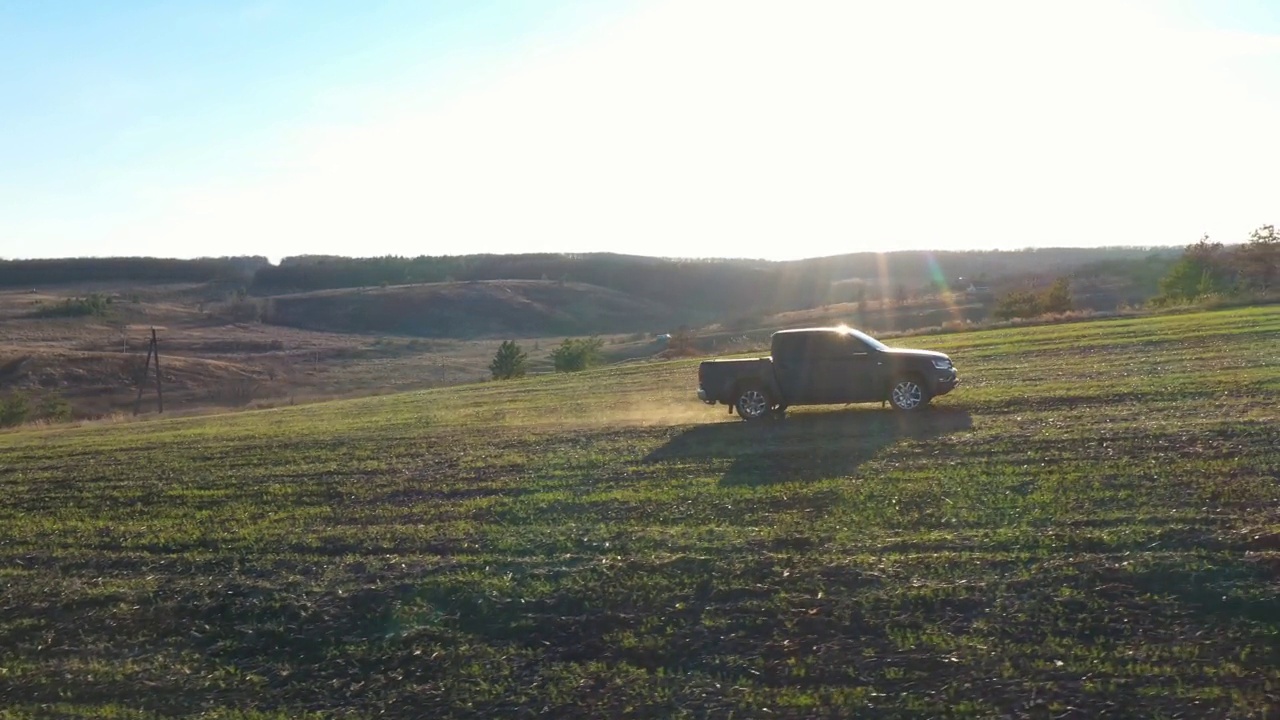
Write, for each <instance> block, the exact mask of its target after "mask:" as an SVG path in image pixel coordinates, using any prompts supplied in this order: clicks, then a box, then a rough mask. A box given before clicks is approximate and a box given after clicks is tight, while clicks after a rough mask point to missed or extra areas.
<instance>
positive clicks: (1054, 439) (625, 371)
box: [0, 307, 1280, 718]
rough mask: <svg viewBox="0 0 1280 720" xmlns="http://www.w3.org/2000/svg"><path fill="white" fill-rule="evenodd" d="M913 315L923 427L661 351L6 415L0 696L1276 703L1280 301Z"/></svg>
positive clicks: (77, 709) (96, 713) (356, 702)
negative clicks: (272, 395)
mask: <svg viewBox="0 0 1280 720" xmlns="http://www.w3.org/2000/svg"><path fill="white" fill-rule="evenodd" d="M903 344H904V345H907V344H909V345H915V346H921V347H928V348H932V349H939V350H943V351H946V352H949V353H951V354H952V357H953V358H954V359H955V361H956V363H957V365H958V367H959V369H960V372H961V374H962V378H963V380H964V384H963V385H962V386H961V388H960V389H959V390H957V391H956V392H955V393H953V394H951V395H949V396H946V397H945V398H942V399H940V400H939V401H937V402H936V407H935V408H934V409H932V410H930V411H928V412H926V413H922V414H920V415H918V416H912V417H902V416H898V415H895V414H892V413H889V412H885V411H882V410H880V409H879V407H878V406H855V407H853V408H848V409H842V408H812V409H810V408H803V409H799V410H797V411H794V412H792V413H791V417H790V418H788V419H787V420H786V421H783V422H780V423H770V424H767V425H764V426H761V427H751V426H747V425H745V424H743V423H740V422H737V421H736V420H733V419H731V418H729V416H727V415H726V414H725V411H724V408H718V409H717V408H707V407H706V406H703V405H701V404H699V403H698V402H697V401H696V400H693V399H692V393H693V389H694V387H693V386H694V385H695V382H696V381H695V367H696V362H674V363H664V364H644V365H633V366H620V367H616V368H611V369H605V370H599V371H593V372H588V373H583V374H579V375H575V376H570V377H564V376H561V377H538V378H531V379H528V380H523V381H518V382H510V383H488V384H483V385H478V386H473V387H468V388H461V389H447V390H436V391H428V392H418V393H409V394H403V395H396V396H388V397H379V398H369V399H364V400H356V401H344V402H335V403H328V404H321V405H311V406H299V407H295V408H283V409H277V410H268V411H260V412H251V413H242V414H237V415H227V416H221V417H213V418H187V419H176V420H165V421H156V422H145V423H134V424H122V425H97V426H94V425H89V426H85V427H78V428H75V427H73V428H61V429H58V428H52V429H44V430H27V431H21V432H10V433H3V434H0V705H3V704H7V705H8V709H7V710H0V718H27V717H50V716H53V717H85V718H88V717H116V718H151V717H157V716H171V715H182V716H205V717H211V718H233V717H240V718H266V717H297V716H303V715H305V714H306V713H314V714H315V716H316V717H334V716H349V717H374V716H380V715H386V716H393V717H494V716H519V717H532V716H547V717H621V716H652V717H707V716H716V717H721V716H723V717H728V716H729V715H730V714H734V715H735V716H736V717H760V716H766V715H768V716H773V717H824V716H825V717H848V716H851V715H855V714H856V715H859V716H863V715H866V716H876V717H920V716H950V717H990V716H995V715H1002V716H1008V717H1022V716H1025V717H1064V716H1065V717H1095V716H1098V715H1100V714H1102V713H1103V712H1104V711H1106V712H1107V713H1109V714H1110V715H1111V716H1115V717H1125V716H1130V717H1131V716H1136V715H1140V716H1146V717H1264V716H1266V713H1267V712H1269V711H1271V710H1272V709H1273V708H1275V707H1277V706H1278V705H1277V703H1280V594H1278V592H1277V587H1278V585H1277V583H1278V582H1280V486H1278V484H1277V482H1276V481H1277V476H1278V474H1280V410H1278V409H1277V408H1278V407H1280V308H1274V307H1273V308H1257V309H1245V310H1231V311H1224V312H1215V313H1204V314H1196V315H1178V316H1163V317H1152V318H1139V319H1132V320H1115V321H1106V322H1094V323H1084V324H1074V325H1054V326H1045V327H1035V328H1024V329H1017V330H1002V331H992V332H980V333H970V334H957V335H945V336H933V337H926V338H919V339H917V340H915V341H910V342H907V341H904V342H903ZM766 709H767V712H766Z"/></svg>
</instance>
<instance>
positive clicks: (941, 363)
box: [933, 358, 951, 370]
mask: <svg viewBox="0 0 1280 720" xmlns="http://www.w3.org/2000/svg"><path fill="white" fill-rule="evenodd" d="M933 366H934V367H936V368H938V369H939V370H950V369H951V360H950V359H948V358H942V359H940V360H934V361H933Z"/></svg>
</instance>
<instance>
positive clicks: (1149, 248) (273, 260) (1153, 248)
mask: <svg viewBox="0 0 1280 720" xmlns="http://www.w3.org/2000/svg"><path fill="white" fill-rule="evenodd" d="M1240 244H1243V243H1223V245H1224V246H1231V245H1240ZM1183 247H1184V246H1183V245H1097V246H1080V247H1076V246H1056V245H1046V246H1039V247H1022V248H980V249H974V248H955V249H948V250H939V249H924V250H915V249H911V250H885V251H876V250H859V251H854V252H847V253H837V254H835V255H811V256H805V257H798V258H786V259H772V258H761V257H747V256H739V257H706V256H692V255H690V256H678V255H645V254H642V253H630V252H615V251H612V250H589V251H584V252H554V251H548V252H536V253H535V252H529V253H522V252H509V253H481V252H477V253H444V254H435V255H394V254H391V255H335V254H330V253H302V254H298V255H286V256H283V257H271V256H269V255H262V254H258V255H191V256H176V255H65V256H57V257H2V256H0V262H27V261H33V260H44V261H50V262H57V261H61V260H122V259H124V260H130V259H143V260H177V261H195V260H222V259H228V258H231V259H236V258H262V259H265V260H266V261H267V263H268V264H270V265H273V266H279V265H280V264H281V263H282V262H284V261H285V260H292V259H299V258H309V257H317V258H323V259H330V258H332V259H338V260H379V259H383V258H398V259H405V260H411V259H415V258H420V257H426V258H440V257H480V256H496V257H519V256H522V255H552V256H565V257H571V256H584V255H586V256H589V255H613V256H616V257H627V258H636V259H641V260H668V261H673V262H765V263H797V262H811V261H816V260H830V259H836V258H845V257H850V256H854V255H880V256H887V255H903V254H917V255H934V254H942V253H953V254H966V253H974V254H980V253H1034V252H1054V251H1080V252H1086V251H1091V250H1092V251H1107V250H1111V251H1120V250H1129V251H1142V252H1161V251H1170V252H1172V251H1175V250H1180V249H1182V248H1183Z"/></svg>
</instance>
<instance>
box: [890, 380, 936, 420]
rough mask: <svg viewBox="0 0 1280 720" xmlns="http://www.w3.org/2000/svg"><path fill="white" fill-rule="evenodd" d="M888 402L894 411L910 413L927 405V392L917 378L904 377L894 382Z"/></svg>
mask: <svg viewBox="0 0 1280 720" xmlns="http://www.w3.org/2000/svg"><path fill="white" fill-rule="evenodd" d="M889 402H890V404H892V405H893V409H894V410H901V411H903V412H910V411H912V410H919V409H920V408H922V407H924V406H925V405H928V404H929V391H928V390H926V389H925V387H924V384H923V383H921V382H920V379H919V378H915V377H904V378H899V379H897V380H895V381H894V383H893V387H892V388H890V390H889Z"/></svg>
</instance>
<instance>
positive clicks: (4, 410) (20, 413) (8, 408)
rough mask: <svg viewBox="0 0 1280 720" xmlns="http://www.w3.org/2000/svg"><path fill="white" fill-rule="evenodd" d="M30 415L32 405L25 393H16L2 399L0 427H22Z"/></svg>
mask: <svg viewBox="0 0 1280 720" xmlns="http://www.w3.org/2000/svg"><path fill="white" fill-rule="evenodd" d="M30 413H31V405H30V404H29V403H28V402H27V396H26V395H24V394H23V393H20V392H17V391H14V392H11V393H9V394H8V395H6V396H4V397H3V398H0V427H10V426H13V425H21V424H22V423H24V422H26V421H27V417H28V416H29V415H30Z"/></svg>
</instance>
